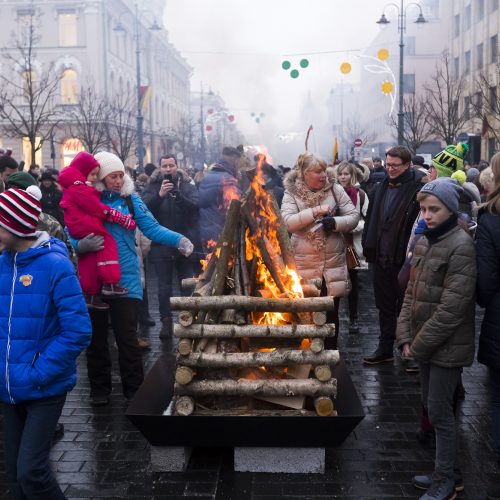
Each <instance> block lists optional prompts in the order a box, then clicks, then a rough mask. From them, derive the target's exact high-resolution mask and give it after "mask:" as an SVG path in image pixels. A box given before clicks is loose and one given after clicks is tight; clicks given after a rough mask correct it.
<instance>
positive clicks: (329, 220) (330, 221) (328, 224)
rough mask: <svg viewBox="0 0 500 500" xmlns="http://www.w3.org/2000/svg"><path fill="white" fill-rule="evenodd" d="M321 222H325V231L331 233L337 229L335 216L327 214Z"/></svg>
mask: <svg viewBox="0 0 500 500" xmlns="http://www.w3.org/2000/svg"><path fill="white" fill-rule="evenodd" d="M320 222H321V224H323V230H324V231H325V233H331V232H333V231H335V228H336V226H337V224H336V223H335V217H331V216H327V217H323V218H322V219H321V221H320Z"/></svg>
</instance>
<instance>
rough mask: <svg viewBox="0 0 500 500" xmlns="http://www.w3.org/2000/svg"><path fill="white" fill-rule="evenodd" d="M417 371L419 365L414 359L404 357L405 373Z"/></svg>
mask: <svg viewBox="0 0 500 500" xmlns="http://www.w3.org/2000/svg"><path fill="white" fill-rule="evenodd" d="M403 359H404V358H403ZM419 371H420V365H419V364H418V363H417V362H416V361H415V360H414V359H411V358H410V359H408V358H406V359H405V372H406V373H418V372H419Z"/></svg>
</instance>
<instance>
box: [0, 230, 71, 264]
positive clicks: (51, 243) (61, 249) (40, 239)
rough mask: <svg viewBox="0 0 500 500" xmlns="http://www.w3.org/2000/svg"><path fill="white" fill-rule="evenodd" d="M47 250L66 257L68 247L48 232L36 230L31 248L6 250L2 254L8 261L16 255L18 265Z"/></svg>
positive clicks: (11, 260)
mask: <svg viewBox="0 0 500 500" xmlns="http://www.w3.org/2000/svg"><path fill="white" fill-rule="evenodd" d="M48 252H57V253H60V254H61V255H63V256H64V257H66V258H67V257H68V249H67V248H66V245H65V244H64V243H63V242H62V241H60V240H58V239H57V238H54V237H52V236H49V234H48V233H47V232H45V231H37V232H36V241H35V243H34V244H33V246H32V247H31V248H28V250H26V251H25V252H17V253H16V252H11V251H10V250H6V251H5V252H4V254H3V255H4V256H5V258H6V259H7V260H8V261H10V262H13V261H14V255H17V257H16V262H17V264H18V265H19V264H26V263H28V262H31V261H32V260H35V259H37V258H38V257H40V256H41V255H44V254H46V253H48Z"/></svg>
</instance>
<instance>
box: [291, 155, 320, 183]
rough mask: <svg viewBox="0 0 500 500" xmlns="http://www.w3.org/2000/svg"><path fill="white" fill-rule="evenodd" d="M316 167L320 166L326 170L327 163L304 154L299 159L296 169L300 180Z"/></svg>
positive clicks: (316, 157)
mask: <svg viewBox="0 0 500 500" xmlns="http://www.w3.org/2000/svg"><path fill="white" fill-rule="evenodd" d="M314 165H319V166H320V167H321V168H322V169H323V170H326V162H325V160H322V159H321V158H319V157H318V156H314V155H313V154H312V153H303V154H301V155H300V156H299V157H298V158H297V163H296V164H295V167H296V168H297V174H298V176H299V177H300V178H302V179H303V178H304V172H305V171H306V170H307V169H308V168H309V167H312V166H314Z"/></svg>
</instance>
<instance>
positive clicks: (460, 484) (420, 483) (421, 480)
mask: <svg viewBox="0 0 500 500" xmlns="http://www.w3.org/2000/svg"><path fill="white" fill-rule="evenodd" d="M432 478H433V474H427V475H423V476H413V480H412V482H413V486H415V488H418V489H419V490H428V489H429V488H430V487H431V484H432ZM453 479H454V480H455V491H456V492H457V493H460V492H461V491H464V480H463V478H462V473H461V472H460V469H454V470H453Z"/></svg>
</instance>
